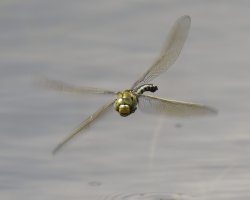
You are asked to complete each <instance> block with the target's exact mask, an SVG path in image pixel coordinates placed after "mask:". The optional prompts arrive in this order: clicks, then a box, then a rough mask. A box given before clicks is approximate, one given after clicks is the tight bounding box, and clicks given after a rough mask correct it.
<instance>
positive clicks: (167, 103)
mask: <svg viewBox="0 0 250 200" xmlns="http://www.w3.org/2000/svg"><path fill="white" fill-rule="evenodd" d="M139 108H140V109H141V110H142V111H144V112H147V113H153V114H162V115H166V116H169V117H189V116H190V117H192V116H202V115H214V114H216V113H217V111H216V110H215V109H213V108H210V107H208V106H205V105H200V104H194V103H187V102H181V101H173V100H166V99H161V98H158V97H153V96H149V95H144V94H143V95H140V96H139Z"/></svg>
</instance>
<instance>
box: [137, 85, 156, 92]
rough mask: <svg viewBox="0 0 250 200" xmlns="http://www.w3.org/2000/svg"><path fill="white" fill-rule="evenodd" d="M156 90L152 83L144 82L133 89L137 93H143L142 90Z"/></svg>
mask: <svg viewBox="0 0 250 200" xmlns="http://www.w3.org/2000/svg"><path fill="white" fill-rule="evenodd" d="M156 90H158V87H157V86H155V85H153V84H144V85H141V86H140V87H138V88H136V89H135V90H134V91H135V92H136V93H137V94H143V93H144V92H155V91H156Z"/></svg>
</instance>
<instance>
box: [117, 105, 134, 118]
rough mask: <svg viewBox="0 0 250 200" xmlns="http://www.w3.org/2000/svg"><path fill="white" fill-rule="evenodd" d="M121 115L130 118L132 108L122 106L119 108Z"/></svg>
mask: <svg viewBox="0 0 250 200" xmlns="http://www.w3.org/2000/svg"><path fill="white" fill-rule="evenodd" d="M119 113H120V115H121V116H123V117H126V116H128V115H129V114H130V113H131V112H130V107H129V106H128V105H120V106H119Z"/></svg>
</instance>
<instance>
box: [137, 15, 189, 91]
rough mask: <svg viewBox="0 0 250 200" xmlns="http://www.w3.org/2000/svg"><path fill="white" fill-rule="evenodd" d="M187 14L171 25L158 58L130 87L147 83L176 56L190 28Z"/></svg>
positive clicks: (172, 61)
mask: <svg viewBox="0 0 250 200" xmlns="http://www.w3.org/2000/svg"><path fill="white" fill-rule="evenodd" d="M190 24H191V19H190V17H189V16H182V17H180V18H179V19H178V20H177V21H176V22H175V23H174V25H173V27H172V28H171V30H170V33H169V35H168V37H167V40H166V42H165V45H164V48H163V49H162V51H161V54H160V56H159V57H158V59H157V60H156V61H155V62H154V63H153V65H152V66H151V67H150V68H149V69H148V70H147V71H146V72H145V73H144V74H143V75H142V76H141V77H140V78H139V79H138V80H137V81H136V82H135V83H134V84H133V86H132V89H134V88H135V87H137V86H140V85H142V84H144V83H149V82H150V81H151V80H153V79H154V78H155V77H157V76H158V75H159V74H161V73H162V72H164V71H166V70H167V69H168V68H169V67H170V66H171V65H172V64H173V63H174V62H175V61H176V59H177V58H178V56H179V54H180V52H181V49H182V48H183V46H184V43H185V41H186V38H187V35H188V31H189V28H190Z"/></svg>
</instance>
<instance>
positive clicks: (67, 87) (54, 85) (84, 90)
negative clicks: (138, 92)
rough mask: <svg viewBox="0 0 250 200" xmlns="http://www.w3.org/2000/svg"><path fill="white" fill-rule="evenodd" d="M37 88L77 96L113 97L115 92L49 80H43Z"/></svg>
mask: <svg viewBox="0 0 250 200" xmlns="http://www.w3.org/2000/svg"><path fill="white" fill-rule="evenodd" d="M38 84H39V86H42V87H45V88H48V89H53V90H57V91H63V92H71V93H78V94H107V95H115V94H116V92H114V91H111V90H105V89H100V88H92V87H78V86H74V85H71V84H68V83H64V82H62V81H56V80H51V79H47V78H46V79H43V80H40V81H39V82H38Z"/></svg>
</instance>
